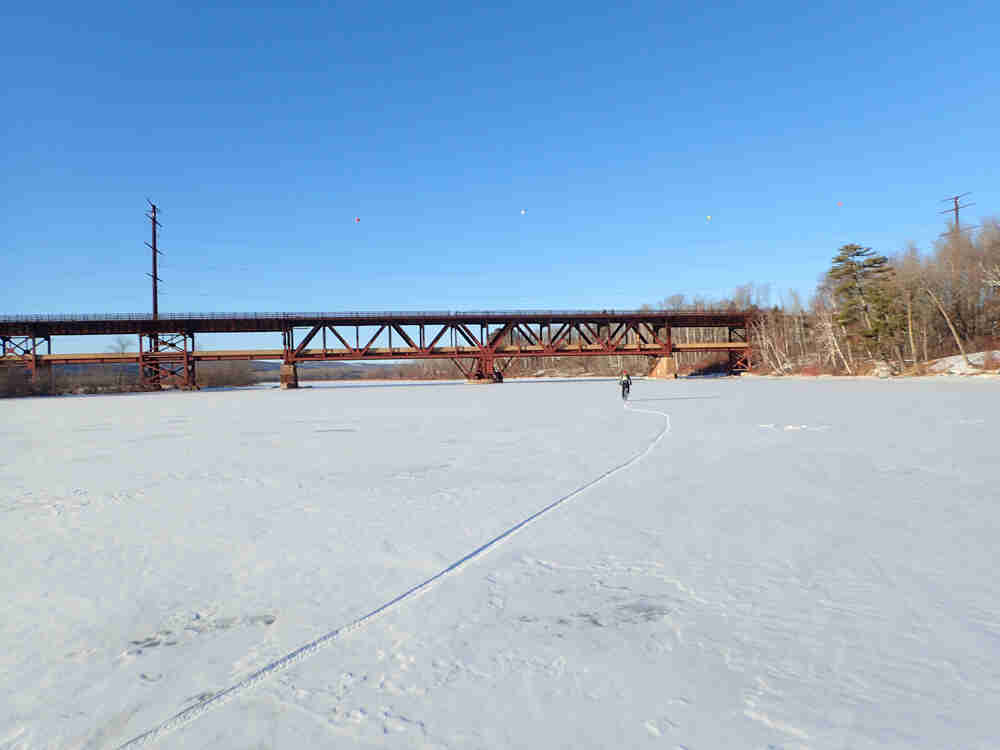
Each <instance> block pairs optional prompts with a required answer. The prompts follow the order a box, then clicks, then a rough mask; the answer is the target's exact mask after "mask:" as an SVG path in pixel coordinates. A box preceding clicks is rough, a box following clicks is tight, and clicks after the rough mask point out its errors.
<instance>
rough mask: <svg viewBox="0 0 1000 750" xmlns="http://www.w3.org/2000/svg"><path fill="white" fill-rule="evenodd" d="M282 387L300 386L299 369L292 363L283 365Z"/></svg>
mask: <svg viewBox="0 0 1000 750" xmlns="http://www.w3.org/2000/svg"><path fill="white" fill-rule="evenodd" d="M280 378H281V387H282V388H298V387H299V371H298V369H297V368H296V367H295V365H294V364H292V365H284V364H283V365H282V366H281V376H280Z"/></svg>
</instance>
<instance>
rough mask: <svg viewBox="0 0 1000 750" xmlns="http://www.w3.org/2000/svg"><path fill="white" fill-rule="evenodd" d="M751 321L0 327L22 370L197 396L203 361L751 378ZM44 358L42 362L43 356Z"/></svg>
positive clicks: (472, 315)
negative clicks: (702, 356)
mask: <svg viewBox="0 0 1000 750" xmlns="http://www.w3.org/2000/svg"><path fill="white" fill-rule="evenodd" d="M749 321H750V314H749V313H747V312H745V311H727V312H704V311H608V310H600V311H595V310H589V311H587V310H583V311H514V312H415V313H398V312H396V313H237V314H208V315H194V314H185V315H162V314H161V315H159V316H157V317H156V318H153V317H152V316H148V315H131V314H124V315H123V314H116V315H85V316H66V317H61V316H0V344H2V346H3V352H4V356H3V360H2V361H4V362H7V363H16V364H22V365H24V366H27V367H28V368H29V369H30V370H31V372H32V374H33V375H37V372H38V368H39V367H40V366H47V365H51V364H82V363H136V364H138V365H139V367H140V370H141V372H142V377H143V381H144V382H145V383H146V384H147V385H149V386H150V387H159V386H161V385H167V384H172V385H176V386H179V387H195V384H196V371H195V365H196V363H197V362H205V361H225V360H253V359H261V360H280V361H281V362H282V365H283V367H282V383H283V384H284V385H286V386H292V387H294V386H295V385H297V372H296V365H298V364H300V363H303V362H317V361H320V362H322V361H366V360H383V361H385V360H412V359H450V360H452V361H453V362H454V363H455V364H456V366H457V367H458V368H459V370H460V371H461V372H462V373H463V375H465V376H466V377H467V378H470V379H476V378H488V377H491V376H493V375H494V373H496V372H501V373H502V372H503V370H504V369H505V368H506V367H507V366H509V364H510V363H511V362H513V361H514V360H516V359H521V358H537V357H580V356H619V355H633V356H634V355H641V356H648V357H672V356H673V355H674V353H675V352H677V351H701V352H725V353H726V354H727V356H728V358H729V364H730V368H731V369H732V370H733V371H741V370H747V369H749V367H750V364H751V360H750V343H749V335H748V334H749ZM676 328H699V329H705V328H709V329H722V330H725V331H727V336H725V339H726V340H724V341H703V342H696V343H684V344H679V343H675V342H674V340H673V335H672V332H673V330H674V329H676ZM250 332H254V333H260V332H280V333H281V341H282V347H281V349H253V350H218V351H202V350H197V349H195V335H196V334H200V333H250ZM107 334H112V335H115V334H117V335H137V336H138V338H139V350H138V352H136V353H131V352H126V353H119V354H112V353H103V354H98V353H95V354H54V353H52V346H51V339H52V337H53V336H76V335H107ZM42 344H44V345H45V348H46V352H45V353H43V354H39V353H38V351H39V347H40V345H42Z"/></svg>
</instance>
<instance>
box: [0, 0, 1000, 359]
mask: <svg viewBox="0 0 1000 750" xmlns="http://www.w3.org/2000/svg"><path fill="white" fill-rule="evenodd" d="M879 5H883V7H879ZM2 20H3V28H4V32H5V33H4V35H3V36H4V43H3V47H2V50H0V62H2V72H0V80H2V83H3V90H4V94H3V98H2V101H3V124H2V128H3V130H2V133H3V148H2V149H0V159H2V164H3V175H4V179H3V181H2V183H0V205H2V208H0V211H2V214H0V228H2V247H0V252H2V258H0V261H2V263H0V267H2V268H3V276H4V283H3V285H2V288H3V291H2V292H0V313H47V312H52V313H70V312H81V313H82V312H105V311H148V310H149V308H150V290H149V283H148V278H147V277H146V276H145V275H144V274H145V273H146V272H147V271H148V270H149V253H148V251H147V250H146V248H145V247H144V246H143V244H142V243H143V241H144V240H147V239H148V224H147V223H146V220H145V218H144V216H143V212H144V210H145V208H146V205H145V199H146V197H147V196H148V197H150V198H152V199H153V200H154V201H155V202H157V203H158V204H159V205H160V207H161V209H162V221H163V224H164V229H163V232H162V235H161V245H162V247H163V250H164V252H165V255H164V256H163V259H162V262H161V275H162V276H163V278H164V285H163V288H162V289H163V291H162V296H161V307H160V309H161V311H164V312H188V311H233V310H239V311H252V310H284V311H292V310H295V311H319V310H328V311H340V310H406V309H410V310H412V309H452V310H462V309H491V308H497V309H513V308H634V307H638V306H639V305H641V304H643V303H654V302H656V301H658V300H660V299H663V298H664V297H666V296H668V295H671V294H675V293H683V294H686V295H688V296H689V297H690V296H694V295H703V296H706V297H719V296H721V295H724V294H727V293H728V292H730V291H731V290H732V289H733V288H734V287H735V286H736V285H738V284H742V283H746V282H751V281H752V282H758V283H769V284H771V285H772V289H773V290H774V295H773V298H776V297H777V296H778V294H779V293H781V292H783V291H785V290H788V289H796V290H798V291H800V292H801V293H802V294H803V295H804V296H808V294H809V293H810V292H811V291H812V289H813V288H814V285H815V281H816V278H817V277H818V275H819V274H820V273H821V272H823V271H824V270H825V269H826V268H827V267H828V264H829V261H830V258H831V257H832V256H833V254H834V253H835V251H836V249H837V248H838V247H839V246H840V245H843V244H845V243H847V242H858V243H861V244H864V245H870V246H872V247H874V248H875V249H876V250H878V251H880V252H884V253H894V252H897V251H899V250H900V249H901V248H902V247H903V246H904V245H905V243H906V242H907V241H911V240H912V241H914V242H916V243H917V244H918V245H919V246H920V247H922V248H925V249H926V248H928V247H930V245H931V243H932V242H933V240H934V239H935V237H936V236H937V234H938V232H940V231H942V230H943V228H944V221H945V217H943V216H939V215H938V214H937V212H938V211H939V210H941V209H943V208H945V207H946V206H945V205H944V204H942V203H940V202H939V201H940V199H941V198H944V197H945V196H948V195H951V194H953V193H958V192H965V191H972V192H973V195H972V196H971V197H970V199H971V200H974V201H975V202H976V203H977V206H975V207H973V208H971V209H968V211H967V213H966V214H965V218H966V219H967V220H968V221H971V222H975V221H978V220H980V219H981V218H983V217H986V216H992V215H996V214H998V213H1000V180H998V178H997V176H998V175H1000V153H998V152H1000V75H998V74H1000V52H998V44H1000V42H998V40H1000V4H998V3H994V2H985V1H984V2H973V3H965V4H962V3H959V4H950V3H942V2H915V1H911V2H906V3H903V2H899V3H891V4H879V3H871V2H837V3H823V4H820V3H800V2H788V3H738V4H717V3H711V2H699V3H687V4H679V3H678V4H668V3H664V2H662V0H661V1H660V2H649V3H645V2H635V3H629V4H627V5H625V6H623V7H620V8H614V7H610V6H609V5H607V4H604V3H602V4H589V3H579V2H575V3H564V2H552V3H538V2H533V3H523V2H514V3H510V2H505V3H502V4H496V5H492V6H486V5H481V4H479V3H474V2H468V0H463V2H456V3H439V2H423V3H417V2H399V3H378V2H360V3H359V2H352V3H335V4H330V5H327V4H301V5H295V4H289V3H282V4H280V5H279V4H277V3H275V4H273V5H268V4H254V5H245V6H240V5H235V4H234V5H218V4H212V3H208V4H206V3H203V2H198V3H171V2H164V3H152V4H149V3H114V4H110V3H101V2H98V3H96V4H94V3H63V2H55V3H21V4H18V7H16V8H12V6H11V5H9V4H8V5H7V6H5V10H4V11H3V19H2ZM838 201H840V202H842V203H843V206H842V207H841V206H838V205H837V204H838ZM521 209H526V210H527V213H526V214H524V215H522V214H521ZM708 215H711V216H712V219H711V221H708V220H707V219H706V217H707V216H708ZM355 216H358V217H360V218H361V222H360V223H355V222H354V217H355ZM271 343H272V344H274V345H275V346H278V345H279V343H278V342H277V339H275V341H273V342H271Z"/></svg>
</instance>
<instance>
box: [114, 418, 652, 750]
mask: <svg viewBox="0 0 1000 750" xmlns="http://www.w3.org/2000/svg"><path fill="white" fill-rule="evenodd" d="M625 410H626V411H632V412H637V413H644V414H653V415H658V416H662V417H663V418H664V420H665V421H664V425H663V429H662V430H660V432H659V433H658V434H657V435H656V437H655V438H654V439H653V440H652V441H651V442H650V443H649V445H647V446H646V447H645V448H644V449H643V450H641V451H640V452H639V453H637V454H635V455H634V456H632V458H630V459H628V460H627V461H625V462H623V463H621V464H618V465H617V466H615V467H613V468H611V469H608V470H607V471H605V472H604V473H603V474H601V475H600V476H598V477H596V478H595V479H592V480H590V481H589V482H587V483H586V484H584V485H581V486H580V487H577V488H576V489H575V490H573V491H571V492H569V493H567V494H565V495H563V496H562V497H560V498H558V499H557V500H554V501H553V502H551V503H549V504H548V505H546V506H545V507H544V508H542V509H541V510H538V511H536V512H535V513H533V514H531V515H530V516H528V517H527V518H525V519H523V520H522V521H519V522H518V523H516V524H515V525H513V526H511V527H510V528H508V529H507V530H506V531H504V532H502V533H500V534H498V535H497V536H495V537H493V538H492V539H490V540H489V541H488V542H485V543H483V544H481V545H480V546H479V547H476V549H474V550H472V552H470V553H468V554H467V555H465V556H464V557H462V558H460V559H458V560H456V561H455V562H453V563H451V565H449V566H448V567H446V568H444V569H443V570H440V571H439V572H437V573H435V574H434V575H433V576H431V577H430V578H428V579H426V580H425V581H423V582H422V583H418V584H417V585H415V586H413V587H412V588H410V589H407V590H406V591H404V592H403V593H402V594H400V595H399V596H397V597H395V598H394V599H390V600H389V601H388V602H385V603H384V604H382V605H380V606H379V607H377V608H376V609H373V610H372V611H371V612H369V613H368V614H366V615H363V616H361V617H359V618H358V619H356V620H354V621H353V622H350V623H348V624H347V625H343V626H341V627H339V628H337V629H336V630H332V631H330V632H329V633H326V634H325V635H322V636H320V637H319V638H316V639H315V640H313V641H310V642H309V643H307V644H305V645H304V646H300V647H299V648H297V649H295V650H294V651H292V652H290V653H288V654H286V655H285V656H282V657H281V658H279V659H276V660H275V661H273V662H271V663H270V664H268V665H266V666H264V667H261V668H260V669H258V670H257V671H256V672H254V673H253V674H251V675H249V676H248V677H246V678H245V679H243V680H241V681H239V682H237V683H236V684H234V685H231V686H230V687H228V688H226V689H224V690H220V691H219V692H218V693H215V694H214V695H213V696H211V697H210V698H207V699H205V700H203V701H201V702H200V703H197V704H195V705H193V706H191V707H189V708H187V709H185V710H183V711H181V712H180V713H177V714H175V715H173V716H171V717H170V718H169V719H167V720H166V721H164V722H163V723H162V724H159V725H158V726H156V727H153V728H152V729H150V730H148V731H146V732H143V733H142V734H140V735H138V736H136V737H133V738H132V739H131V740H129V741H128V742H126V743H124V744H123V745H119V746H118V748H117V750H126V748H136V747H143V746H145V745H148V744H150V743H152V742H155V741H156V740H158V739H160V738H161V737H163V736H164V735H166V734H168V733H170V732H173V731H174V730H176V729H179V728H180V727H182V726H184V725H185V724H189V723H190V722H192V721H194V720H195V719H197V718H198V717H199V716H201V715H202V714H204V713H205V712H206V711H209V710H210V709H212V708H218V707H219V706H221V705H222V704H223V703H225V702H227V701H229V700H230V699H232V698H234V697H236V696H237V695H238V694H239V693H242V692H244V691H246V690H249V689H250V688H252V687H253V686H254V685H256V684H257V683H259V682H261V681H262V680H264V679H266V678H268V677H271V676H272V675H274V674H277V673H278V672H283V671H284V670H286V669H288V668H289V667H291V666H292V665H294V664H296V663H298V662H300V661H302V660H303V659H305V658H307V657H309V656H311V655H312V654H314V653H316V652H317V651H318V650H319V649H321V648H323V647H324V646H326V645H328V644H329V643H331V642H332V641H334V640H336V639H338V638H340V637H341V636H345V635H347V634H349V633H352V632H354V631H356V630H359V629H361V628H362V627H364V626H365V625H367V624H369V623H370V622H371V621H373V620H374V619H375V618H377V617H380V616H381V615H383V614H385V613H386V612H388V611H389V610H391V609H394V608H395V607H397V606H398V605H399V604H401V603H403V602H404V601H406V600H407V599H411V598H414V597H416V596H418V595H420V594H423V593H425V592H426V591H428V590H429V589H430V588H431V587H432V586H433V585H434V584H436V583H437V582H438V581H440V580H441V579H442V578H444V577H445V576H447V575H450V574H451V573H454V572H456V571H458V570H459V569H460V568H462V567H463V566H465V564H466V563H468V562H471V561H472V560H474V559H475V558H477V557H479V556H481V555H483V554H484V553H486V552H488V551H489V550H490V549H492V548H493V547H495V546H496V545H498V544H499V543H500V542H503V541H505V540H506V539H508V538H510V537H511V536H513V535H514V534H516V533H517V532H519V531H521V529H523V528H524V527H526V526H527V525H528V524H530V523H532V522H534V521H536V520H538V519H539V518H541V517H542V516H543V515H545V514H546V513H548V512H549V511H550V510H553V509H555V508H556V507H558V506H560V505H562V504H563V503H565V502H566V501H568V500H571V499H573V498H574V497H576V496H577V495H580V494H582V493H583V492H585V491H586V490H588V489H590V488H591V487H594V486H596V485H598V484H600V483H601V482H604V481H605V480H607V479H609V478H611V477H612V476H614V475H615V474H617V473H618V472H620V471H624V470H625V469H627V468H629V467H630V466H632V465H633V464H635V463H637V462H638V461H641V460H642V459H643V458H645V457H646V456H647V455H649V453H650V452H651V451H652V450H653V449H654V448H655V447H656V446H657V445H658V444H659V443H660V441H661V440H662V439H663V438H664V437H665V436H666V435H667V433H669V432H670V431H671V424H670V415H669V414H666V413H665V412H662V411H656V410H654V409H636V408H633V407H631V406H629V405H628V402H627V401H626V402H625Z"/></svg>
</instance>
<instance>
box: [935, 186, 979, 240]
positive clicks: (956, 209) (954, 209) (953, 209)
mask: <svg viewBox="0 0 1000 750" xmlns="http://www.w3.org/2000/svg"><path fill="white" fill-rule="evenodd" d="M967 195H972V193H962V194H961V195H953V196H951V197H950V198H944V199H942V201H941V202H942V203H947V202H948V201H951V202H952V204H953V205H952V207H951V208H946V209H945V210H944V211H940V212H939V213H942V214H951V213H953V214H955V226H954V227H953V228H952V230H951V231H952V232H954V233H955V234H958V233H959V232H961V231H962V225H961V224H959V222H958V212H959V209H962V208H968V207H969V206H974V205H976V204H975V203H964V204H962V205H961V206H960V205H958V204H959V203H960V202H961V200H962V198H964V197H965V196H967ZM968 229H972V227H968ZM945 234H948V232H944V233H942V236H944V235H945Z"/></svg>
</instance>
